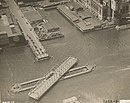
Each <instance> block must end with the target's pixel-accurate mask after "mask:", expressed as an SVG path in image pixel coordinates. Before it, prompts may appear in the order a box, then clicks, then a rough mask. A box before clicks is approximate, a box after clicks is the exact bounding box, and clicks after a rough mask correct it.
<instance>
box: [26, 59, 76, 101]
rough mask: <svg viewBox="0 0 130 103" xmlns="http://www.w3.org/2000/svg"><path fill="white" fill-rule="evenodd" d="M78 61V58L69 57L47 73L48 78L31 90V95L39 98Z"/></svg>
mask: <svg viewBox="0 0 130 103" xmlns="http://www.w3.org/2000/svg"><path fill="white" fill-rule="evenodd" d="M77 61H78V60H77V58H74V57H69V58H68V59H66V60H65V61H64V62H63V63H62V64H61V65H59V66H58V67H55V68H53V69H52V71H50V72H49V73H47V74H46V75H45V78H46V79H44V80H43V81H41V82H40V83H39V84H38V85H37V86H36V88H34V89H33V90H32V91H31V92H29V94H28V95H29V97H31V98H33V99H36V100H39V99H40V97H41V96H42V95H43V94H45V93H46V92H47V91H48V90H49V89H50V88H51V87H52V86H53V85H54V84H55V83H56V82H57V81H58V80H59V79H60V78H61V77H62V76H63V75H64V74H65V73H66V72H67V71H68V70H69V69H70V68H71V67H73V66H74V65H75V64H76V63H77Z"/></svg>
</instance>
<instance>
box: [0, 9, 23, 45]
mask: <svg viewBox="0 0 130 103" xmlns="http://www.w3.org/2000/svg"><path fill="white" fill-rule="evenodd" d="M23 43H25V38H24V35H23V34H22V33H21V30H20V27H19V25H18V23H17V21H16V19H15V18H14V16H13V15H12V14H11V13H10V10H9V8H8V7H7V8H2V9H0V46H5V45H6V46H15V45H19V44H23Z"/></svg>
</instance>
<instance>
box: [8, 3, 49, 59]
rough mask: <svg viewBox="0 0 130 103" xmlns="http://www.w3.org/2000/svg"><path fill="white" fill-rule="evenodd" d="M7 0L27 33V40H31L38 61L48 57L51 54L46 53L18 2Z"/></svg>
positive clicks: (25, 33)
mask: <svg viewBox="0 0 130 103" xmlns="http://www.w3.org/2000/svg"><path fill="white" fill-rule="evenodd" d="M7 1H8V3H9V5H10V10H11V12H12V14H13V15H14V16H15V18H16V19H17V21H18V23H19V25H20V27H21V29H22V31H23V33H24V35H25V38H26V40H27V41H28V42H29V45H30V48H31V49H32V51H33V53H34V55H35V57H36V60H37V61H38V60H44V59H48V57H49V55H48V54H47V53H46V50H45V49H44V47H43V46H42V44H41V43H40V41H39V40H38V37H37V35H36V33H35V31H34V29H33V28H32V26H31V25H30V23H29V22H28V20H27V19H26V18H25V17H24V15H23V13H22V12H21V10H20V9H19V7H18V6H17V4H16V3H15V2H14V1H13V0H12V1H10V0H7Z"/></svg>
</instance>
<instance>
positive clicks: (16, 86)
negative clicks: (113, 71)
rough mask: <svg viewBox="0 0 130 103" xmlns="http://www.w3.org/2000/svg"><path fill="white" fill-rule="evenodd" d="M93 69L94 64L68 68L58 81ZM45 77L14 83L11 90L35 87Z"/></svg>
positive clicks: (24, 89) (15, 91)
mask: <svg viewBox="0 0 130 103" xmlns="http://www.w3.org/2000/svg"><path fill="white" fill-rule="evenodd" d="M94 69H95V66H91V65H85V66H81V67H77V68H71V69H70V70H68V72H67V73H66V74H65V75H63V76H62V77H61V79H60V81H62V80H65V79H69V78H72V77H76V76H79V75H82V74H86V73H89V72H92V71H93V70H94ZM45 79H46V78H45V77H41V78H37V79H33V80H29V81H26V82H22V83H16V84H14V85H13V86H12V87H11V92H14V93H18V92H22V91H26V90H30V89H33V88H35V87H36V85H37V83H39V81H42V80H45ZM28 84H29V86H28Z"/></svg>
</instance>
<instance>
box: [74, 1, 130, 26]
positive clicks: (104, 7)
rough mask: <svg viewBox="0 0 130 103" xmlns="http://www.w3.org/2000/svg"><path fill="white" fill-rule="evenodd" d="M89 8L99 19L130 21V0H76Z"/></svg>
mask: <svg viewBox="0 0 130 103" xmlns="http://www.w3.org/2000/svg"><path fill="white" fill-rule="evenodd" d="M74 1H75V2H78V3H80V4H82V5H83V6H85V7H86V8H88V9H89V10H90V12H91V13H92V14H93V15H94V16H95V17H97V18H98V19H99V20H102V21H105V20H108V21H112V22H113V23H114V24H119V25H121V24H126V23H128V18H129V16H130V15H129V12H130V0H74Z"/></svg>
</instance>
